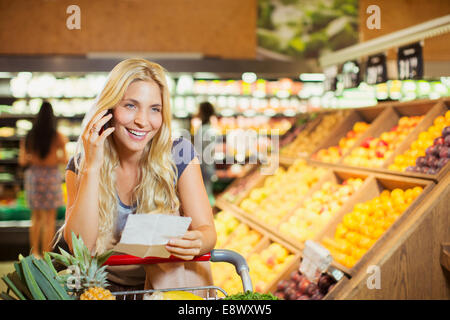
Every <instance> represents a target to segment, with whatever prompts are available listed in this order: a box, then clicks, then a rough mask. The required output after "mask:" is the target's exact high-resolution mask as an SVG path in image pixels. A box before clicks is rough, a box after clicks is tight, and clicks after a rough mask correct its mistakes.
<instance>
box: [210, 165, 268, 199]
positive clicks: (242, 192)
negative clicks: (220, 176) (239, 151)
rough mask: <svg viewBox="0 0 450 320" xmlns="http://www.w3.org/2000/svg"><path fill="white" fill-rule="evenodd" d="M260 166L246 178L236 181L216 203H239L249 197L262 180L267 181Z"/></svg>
mask: <svg viewBox="0 0 450 320" xmlns="http://www.w3.org/2000/svg"><path fill="white" fill-rule="evenodd" d="M260 169H261V167H260V166H255V167H254V168H252V169H251V170H250V171H249V172H248V173H247V174H246V175H245V176H243V177H241V178H238V179H235V180H234V181H233V182H232V183H231V184H230V185H229V186H228V187H227V188H226V189H225V190H224V191H223V192H222V193H221V194H220V195H219V197H218V198H217V199H216V201H219V202H220V201H227V202H230V203H239V202H240V201H241V200H242V199H243V198H245V197H247V195H248V192H249V191H250V190H251V189H252V188H253V187H254V186H255V185H257V184H258V183H260V181H261V180H264V179H265V176H264V175H261V173H260Z"/></svg>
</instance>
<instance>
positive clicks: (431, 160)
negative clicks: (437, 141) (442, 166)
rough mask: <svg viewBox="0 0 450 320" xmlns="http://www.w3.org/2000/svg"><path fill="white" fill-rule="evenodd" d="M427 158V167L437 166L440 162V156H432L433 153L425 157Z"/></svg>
mask: <svg viewBox="0 0 450 320" xmlns="http://www.w3.org/2000/svg"><path fill="white" fill-rule="evenodd" d="M425 158H426V161H427V163H426V164H427V167H430V168H434V167H436V166H437V163H438V160H439V159H438V158H436V157H435V156H432V155H428V156H426V157H425Z"/></svg>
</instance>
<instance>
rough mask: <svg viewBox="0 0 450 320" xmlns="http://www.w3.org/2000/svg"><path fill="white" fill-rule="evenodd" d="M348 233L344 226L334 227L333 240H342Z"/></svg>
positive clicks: (340, 224) (341, 224)
mask: <svg viewBox="0 0 450 320" xmlns="http://www.w3.org/2000/svg"><path fill="white" fill-rule="evenodd" d="M347 232H348V229H347V228H346V227H345V226H344V224H343V223H339V224H338V226H337V227H336V233H335V235H334V236H335V238H344V237H345V234H346V233H347Z"/></svg>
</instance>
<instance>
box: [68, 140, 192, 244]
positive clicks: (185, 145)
mask: <svg viewBox="0 0 450 320" xmlns="http://www.w3.org/2000/svg"><path fill="white" fill-rule="evenodd" d="M194 157H197V153H196V152H195V149H194V146H193V145H192V143H191V142H190V141H189V140H187V139H185V138H183V137H180V138H177V139H175V140H174V141H173V144H172V158H173V161H174V163H175V165H176V167H177V171H178V174H177V180H178V179H180V177H181V175H182V174H183V171H184V169H186V167H187V166H188V164H189V163H190V162H191V161H192V159H194ZM66 170H70V171H73V172H75V173H78V170H77V169H76V167H75V162H74V159H73V157H71V158H70V160H69V162H68V164H67V167H66ZM117 209H118V215H117V218H118V220H117V224H116V230H115V237H118V236H120V234H121V233H122V230H123V228H124V227H125V223H126V222H127V218H128V215H130V214H133V213H136V206H135V205H132V206H127V205H126V204H124V203H123V202H122V201H121V200H120V198H119V196H118V195H117Z"/></svg>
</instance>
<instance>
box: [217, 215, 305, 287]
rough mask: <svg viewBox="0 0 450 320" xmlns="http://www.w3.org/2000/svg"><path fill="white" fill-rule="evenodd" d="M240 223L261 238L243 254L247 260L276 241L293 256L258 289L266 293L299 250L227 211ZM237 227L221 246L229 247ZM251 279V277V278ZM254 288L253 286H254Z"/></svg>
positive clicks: (298, 255)
mask: <svg viewBox="0 0 450 320" xmlns="http://www.w3.org/2000/svg"><path fill="white" fill-rule="evenodd" d="M229 212H230V213H231V214H232V215H233V216H234V217H235V218H236V219H237V220H238V221H239V222H240V223H243V224H245V225H247V226H248V227H249V229H250V230H254V231H256V232H257V233H259V234H260V235H261V238H260V239H259V240H258V242H257V244H256V245H255V246H254V247H253V249H252V250H251V251H249V252H248V253H247V254H244V255H243V256H244V258H245V259H246V260H247V262H248V259H249V258H250V257H251V256H252V255H253V254H256V253H260V252H262V251H263V250H264V249H266V248H267V247H268V246H269V245H270V244H271V243H274V242H275V243H278V244H280V245H281V246H283V247H284V248H285V249H287V251H288V252H289V254H292V255H293V258H292V260H291V261H289V262H288V263H286V265H285V266H283V268H282V269H281V270H280V271H279V273H278V274H277V275H276V276H275V277H274V278H273V279H272V280H271V281H269V282H268V283H267V284H266V285H265V286H264V288H263V289H261V288H260V289H259V292H261V293H267V292H269V288H271V287H273V286H274V284H275V285H276V283H278V281H279V280H280V277H281V276H282V275H284V274H285V273H286V270H288V269H291V268H292V265H293V264H295V263H296V261H298V260H299V259H300V251H299V250H298V249H296V248H294V247H292V246H291V245H290V244H289V243H286V242H284V241H283V239H280V238H279V237H277V236H276V235H274V234H270V233H268V232H267V231H266V230H264V229H263V228H261V227H260V226H258V225H256V224H254V223H253V222H252V221H250V220H248V219H245V218H243V217H241V216H239V215H236V214H235V213H234V212H232V211H229ZM237 232H238V230H237V229H234V231H233V232H231V233H230V235H229V236H228V238H227V240H226V241H225V242H224V244H223V245H222V248H225V249H227V248H230V244H231V243H233V241H234V240H235V238H236V236H237ZM250 272H251V268H250ZM252 281H253V279H252ZM253 285H254V286H255V283H253ZM254 289H255V288H254Z"/></svg>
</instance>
